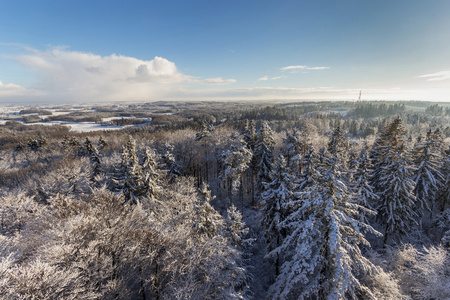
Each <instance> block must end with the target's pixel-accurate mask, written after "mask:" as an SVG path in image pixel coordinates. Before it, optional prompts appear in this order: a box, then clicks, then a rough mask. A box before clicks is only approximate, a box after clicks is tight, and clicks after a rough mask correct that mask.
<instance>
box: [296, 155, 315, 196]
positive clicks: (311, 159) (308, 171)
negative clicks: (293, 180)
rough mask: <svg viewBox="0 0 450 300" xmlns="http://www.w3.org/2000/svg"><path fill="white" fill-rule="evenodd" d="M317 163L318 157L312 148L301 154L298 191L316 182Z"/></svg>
mask: <svg viewBox="0 0 450 300" xmlns="http://www.w3.org/2000/svg"><path fill="white" fill-rule="evenodd" d="M318 164H319V157H318V155H317V153H315V152H314V150H313V149H312V148H309V149H308V152H307V153H306V154H305V156H303V158H302V160H301V161H300V165H301V168H302V173H301V174H300V176H299V178H298V191H302V190H304V189H306V188H307V187H308V186H312V185H314V184H315V183H316V180H317V176H318V172H317V166H318Z"/></svg>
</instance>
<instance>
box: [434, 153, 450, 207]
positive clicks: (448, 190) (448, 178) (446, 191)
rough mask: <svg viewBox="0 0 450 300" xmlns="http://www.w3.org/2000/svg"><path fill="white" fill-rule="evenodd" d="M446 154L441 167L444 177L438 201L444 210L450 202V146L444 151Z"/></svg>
mask: <svg viewBox="0 0 450 300" xmlns="http://www.w3.org/2000/svg"><path fill="white" fill-rule="evenodd" d="M444 154H445V156H444V159H443V163H442V167H441V173H442V174H443V176H444V178H443V181H442V184H441V186H440V187H439V190H438V193H437V201H438V203H439V205H440V210H441V211H444V210H445V207H446V206H447V204H449V203H450V148H449V149H447V150H446V151H444Z"/></svg>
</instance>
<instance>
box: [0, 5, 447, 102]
mask: <svg viewBox="0 0 450 300" xmlns="http://www.w3.org/2000/svg"><path fill="white" fill-rule="evenodd" d="M359 90H362V91H363V99H364V98H365V99H379V100H394V99H405V100H407V99H414V100H422V99H423V100H438V101H450V1H447V0H441V1H438V0H429V1H424V0H423V1H416V0H395V1H393V0H377V1H374V0H372V1H368V0H335V1H331V0H315V1H313V0H309V1H305V0H298V1H264V0H255V1H253V0H240V1H216V0H208V1H196V0H192V1H188V0H179V1H174V0H165V1H132V0H130V1H124V0H123V1H119V0H89V1H82V0H77V1H69V0H67V1H61V0H54V1H45V0H43V1H36V0H21V1H12V0H11V1H10V0H0V102H9V103H11V102H33V103H38V102H41V103H45V102H52V103H59V102H61V103H63V102H64V103H67V102H100V101H152V100H165V99H168V100H192V99H193V100H195V99H218V100H227V99H230V100H239V99H243V100H245V99H252V100H255V99H256V100H257V99H296V100H297V99H349V100H352V99H356V98H357V97H358V94H359Z"/></svg>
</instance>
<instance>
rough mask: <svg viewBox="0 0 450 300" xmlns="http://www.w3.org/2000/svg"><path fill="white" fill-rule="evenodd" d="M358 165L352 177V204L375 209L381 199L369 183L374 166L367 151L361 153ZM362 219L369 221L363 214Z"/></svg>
mask: <svg viewBox="0 0 450 300" xmlns="http://www.w3.org/2000/svg"><path fill="white" fill-rule="evenodd" d="M356 164H357V166H356V169H355V172H354V173H353V176H352V177H353V180H352V182H351V183H350V191H351V199H352V202H355V203H357V204H359V205H362V206H364V207H367V208H369V209H374V208H375V207H376V206H377V204H378V200H379V199H380V197H379V196H378V195H377V194H376V193H375V192H374V190H373V187H372V186H371V185H370V183H369V179H370V174H371V167H372V165H371V163H370V159H369V157H368V154H367V151H366V150H365V149H363V150H362V151H361V152H360V154H359V158H358V160H357V161H356ZM361 218H362V220H364V221H367V220H366V216H365V215H364V214H361Z"/></svg>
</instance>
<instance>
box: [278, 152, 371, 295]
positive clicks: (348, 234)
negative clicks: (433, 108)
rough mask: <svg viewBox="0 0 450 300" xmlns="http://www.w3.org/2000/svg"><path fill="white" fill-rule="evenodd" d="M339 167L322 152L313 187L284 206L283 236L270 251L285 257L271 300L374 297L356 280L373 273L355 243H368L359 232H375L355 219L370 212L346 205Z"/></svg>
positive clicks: (347, 196) (356, 205) (353, 204)
mask: <svg viewBox="0 0 450 300" xmlns="http://www.w3.org/2000/svg"><path fill="white" fill-rule="evenodd" d="M340 169H341V166H340V164H339V160H338V159H337V157H336V156H334V155H332V154H330V153H329V152H328V153H326V154H325V156H324V163H323V165H322V166H321V167H320V174H321V175H320V178H318V182H317V184H314V185H312V186H309V187H307V188H306V189H305V190H304V191H303V192H301V193H300V199H299V200H294V201H292V203H290V205H292V206H293V207H294V208H295V210H294V212H293V213H292V214H291V215H290V216H288V217H287V218H286V220H285V221H284V222H283V223H282V226H283V227H284V228H286V229H287V230H288V232H289V234H288V236H287V237H286V238H285V239H284V241H283V243H282V245H281V246H280V247H278V248H277V249H275V250H274V251H272V252H271V253H270V255H276V254H280V253H283V255H284V256H285V261H284V263H283V265H282V267H281V270H280V275H279V276H278V277H277V279H276V281H275V283H274V284H273V285H272V286H271V288H270V290H269V296H270V297H271V298H272V299H294V298H295V299H344V298H355V299H356V298H359V297H363V298H364V299H368V298H374V296H373V295H372V293H371V292H370V290H369V289H368V288H367V287H366V286H364V285H363V284H362V283H361V282H360V281H359V280H358V279H357V277H356V275H357V274H365V273H371V272H376V267H375V266H374V265H373V264H372V263H371V262H370V261H369V260H368V259H366V258H365V257H364V256H363V255H362V253H361V250H360V248H359V244H364V245H369V243H368V241H367V240H366V239H365V237H364V235H363V234H362V232H363V231H369V232H372V233H374V234H378V233H377V232H376V231H375V230H374V229H373V228H372V227H371V226H370V225H368V224H366V223H364V222H362V221H360V220H359V219H358V215H359V214H360V213H361V212H364V213H366V214H370V213H374V212H373V211H371V210H369V209H367V208H364V207H363V206H361V205H358V204H356V203H352V202H350V201H349V195H348V190H347V187H346V185H345V184H344V181H343V178H342V173H341V171H340Z"/></svg>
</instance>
